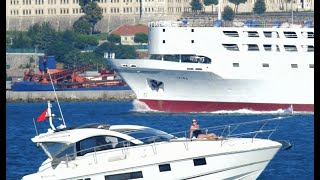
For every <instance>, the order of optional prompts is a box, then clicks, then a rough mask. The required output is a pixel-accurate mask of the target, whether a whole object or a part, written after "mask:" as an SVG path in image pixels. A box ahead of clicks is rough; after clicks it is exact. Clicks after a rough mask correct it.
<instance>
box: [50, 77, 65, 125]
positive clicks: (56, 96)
mask: <svg viewBox="0 0 320 180" xmlns="http://www.w3.org/2000/svg"><path fill="white" fill-rule="evenodd" d="M48 74H49V77H50V82H51V85H52V88H53V92H54V95H55V97H56V100H57V103H58V107H59V111H60V114H61V118H62V122H63V125H64V127H67V126H66V123H65V121H64V117H63V114H62V111H61V107H60V103H59V100H58V96H57V93H56V90H55V88H54V85H53V82H52V78H51V75H50V73H49V72H48ZM48 106H49V105H48ZM50 117H51V111H50Z"/></svg>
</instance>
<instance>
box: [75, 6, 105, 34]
mask: <svg viewBox="0 0 320 180" xmlns="http://www.w3.org/2000/svg"><path fill="white" fill-rule="evenodd" d="M79 5H80V7H81V10H82V11H83V13H85V15H84V16H83V19H86V20H87V22H89V23H90V35H91V34H92V32H93V31H94V27H95V25H96V24H97V22H98V21H100V20H101V19H102V17H103V15H102V9H101V8H100V7H99V5H98V4H97V2H96V1H95V0H93V1H92V0H80V1H79ZM80 19H81V18H80ZM80 19H79V20H80ZM79 20H78V21H79ZM81 21H83V20H81ZM84 23H85V22H82V24H84Z"/></svg>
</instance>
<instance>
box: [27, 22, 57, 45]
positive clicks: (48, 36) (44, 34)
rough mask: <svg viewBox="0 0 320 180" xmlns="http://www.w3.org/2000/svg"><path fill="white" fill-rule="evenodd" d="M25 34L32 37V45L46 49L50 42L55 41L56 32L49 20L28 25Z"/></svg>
mask: <svg viewBox="0 0 320 180" xmlns="http://www.w3.org/2000/svg"><path fill="white" fill-rule="evenodd" d="M27 35H28V36H29V37H30V38H31V39H32V46H36V45H37V46H38V48H39V49H43V50H46V49H48V47H49V46H50V44H52V43H54V42H55V41H57V36H58V33H57V31H56V30H55V28H54V27H53V26H52V25H51V23H49V22H44V23H42V24H41V25H40V24H39V23H36V24H34V25H33V26H30V27H29V29H28V32H27Z"/></svg>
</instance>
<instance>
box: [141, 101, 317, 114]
mask: <svg viewBox="0 0 320 180" xmlns="http://www.w3.org/2000/svg"><path fill="white" fill-rule="evenodd" d="M139 101H141V102H144V103H145V104H147V105H148V107H149V108H150V109H152V110H157V111H167V112H212V111H220V110H239V109H250V110H254V111H276V110H278V109H287V108H288V107H289V106H290V105H291V104H272V103H241V102H203V101H169V100H150V99H139ZM292 106H293V110H294V111H303V112H305V111H307V112H314V105H313V104H292Z"/></svg>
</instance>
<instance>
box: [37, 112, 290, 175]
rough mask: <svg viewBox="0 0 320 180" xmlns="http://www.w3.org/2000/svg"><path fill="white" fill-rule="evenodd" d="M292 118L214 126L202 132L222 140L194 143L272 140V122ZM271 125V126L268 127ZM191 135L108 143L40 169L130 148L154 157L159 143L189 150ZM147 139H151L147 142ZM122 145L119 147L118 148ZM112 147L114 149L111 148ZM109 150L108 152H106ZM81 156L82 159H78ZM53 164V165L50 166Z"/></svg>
mask: <svg viewBox="0 0 320 180" xmlns="http://www.w3.org/2000/svg"><path fill="white" fill-rule="evenodd" d="M290 117H292V116H284V117H275V118H269V119H264V120H257V121H249V122H241V123H233V124H228V125H221V126H213V127H207V128H202V129H201V130H202V131H203V132H205V134H207V133H211V132H212V133H215V134H217V135H219V136H220V137H223V138H222V139H214V140H209V139H197V138H193V139H192V141H220V142H221V146H223V144H224V143H223V142H226V141H228V140H237V139H238V138H242V137H246V138H252V142H253V141H254V139H255V138H257V137H258V135H261V134H266V135H267V139H270V137H271V135H272V134H273V133H274V132H275V131H276V130H277V128H278V124H272V123H271V122H276V121H279V120H284V119H287V118H290ZM268 125H271V126H268ZM189 133H190V131H189V130H188V131H180V132H175V133H170V134H171V135H173V138H172V139H167V140H163V139H161V136H149V137H143V138H139V140H140V141H142V142H148V143H145V144H141V145H134V146H131V145H130V144H131V143H130V142H128V141H121V142H117V143H116V144H117V145H116V146H115V145H114V142H113V143H108V144H104V145H100V146H95V147H93V148H88V149H83V150H81V151H77V152H75V153H71V154H66V155H65V156H64V157H61V158H54V159H53V160H52V161H50V162H48V163H45V164H42V166H41V167H44V166H47V167H46V168H41V167H40V168H39V169H41V171H44V170H45V169H48V168H52V167H53V168H55V167H56V166H57V165H59V164H65V165H66V167H69V166H70V163H75V162H76V161H78V160H83V159H84V158H85V159H91V160H92V161H93V162H94V163H98V162H99V160H98V158H97V156H98V154H101V155H103V154H105V153H111V152H115V151H121V155H122V157H123V158H126V156H127V152H128V148H129V147H130V148H138V147H140V146H151V147H152V149H153V153H154V155H156V154H157V149H156V146H157V145H158V143H163V142H166V143H173V142H183V144H184V146H185V149H186V150H189V148H188V143H189V142H190V138H189ZM146 139H149V140H148V141H146ZM119 144H120V146H119V147H117V146H118V145H119ZM110 147H112V148H110ZM105 150H107V151H105ZM87 153H92V154H91V155H89V156H86V157H84V156H83V155H84V154H87ZM79 154H81V155H80V157H81V158H79V159H76V157H78V156H79ZM49 164H51V165H49Z"/></svg>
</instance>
